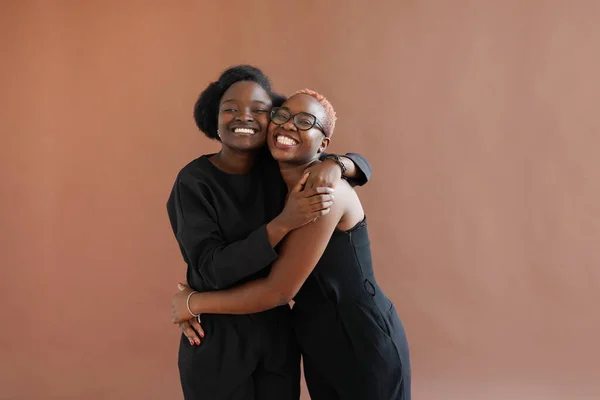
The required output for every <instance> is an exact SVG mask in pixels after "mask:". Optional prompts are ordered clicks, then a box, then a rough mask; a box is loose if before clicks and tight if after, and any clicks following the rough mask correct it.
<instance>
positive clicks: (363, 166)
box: [319, 153, 373, 186]
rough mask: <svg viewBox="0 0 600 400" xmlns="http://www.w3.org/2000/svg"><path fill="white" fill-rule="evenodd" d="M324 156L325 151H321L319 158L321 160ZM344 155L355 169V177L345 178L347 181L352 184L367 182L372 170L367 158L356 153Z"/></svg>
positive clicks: (325, 155)
mask: <svg viewBox="0 0 600 400" xmlns="http://www.w3.org/2000/svg"><path fill="white" fill-rule="evenodd" d="M325 157H327V153H322V154H321V156H320V157H319V159H320V160H321V161H322V160H324V159H325ZM344 157H347V158H349V159H350V160H352V162H353V163H354V165H356V169H357V174H356V178H353V179H347V181H348V183H349V184H350V185H352V186H363V185H365V184H366V183H367V182H369V179H371V175H372V174H373V171H372V170H371V165H370V164H369V162H368V161H367V159H366V158H364V157H363V156H361V155H360V154H358V153H346V154H344Z"/></svg>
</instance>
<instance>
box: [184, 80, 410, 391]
mask: <svg viewBox="0 0 600 400" xmlns="http://www.w3.org/2000/svg"><path fill="white" fill-rule="evenodd" d="M271 113H272V115H271V124H270V125H269V130H268V134H267V144H268V146H269V149H270V151H271V154H272V155H273V158H275V159H276V160H277V162H278V164H279V169H280V171H281V175H282V176H283V179H284V181H285V183H286V186H287V189H288V192H289V193H290V194H292V193H293V190H294V185H295V183H296V182H297V180H298V179H299V178H300V177H301V176H302V173H303V171H304V169H305V168H307V167H308V166H310V165H312V164H313V163H318V160H319V157H320V155H321V154H323V152H324V151H325V149H326V148H327V146H328V145H329V143H330V141H331V135H332V134H333V131H334V127H335V120H336V117H335V111H334V110H333V107H332V106H331V104H330V103H329V102H328V101H327V100H326V99H325V98H324V97H323V96H321V95H319V94H318V93H316V92H313V91H310V90H302V91H299V92H297V93H295V94H294V95H292V96H291V97H290V98H289V99H288V100H287V101H286V102H285V103H284V104H283V105H282V107H277V108H274V109H273V111H272V112H271ZM330 210H331V211H330V212H329V213H328V214H327V215H324V216H322V217H321V218H319V219H318V220H316V221H315V222H314V223H311V224H308V225H305V226H303V227H300V228H298V229H296V230H294V231H292V232H291V233H290V234H289V235H287V236H286V238H285V241H284V242H283V244H282V246H281V250H280V252H279V258H278V259H277V260H275V262H274V263H273V266H272V268H271V271H270V273H269V275H268V276H265V277H261V278H259V279H256V280H253V281H252V282H248V283H245V284H243V285H240V286H237V287H235V288H232V289H229V290H221V291H215V292H210V293H196V292H194V291H193V290H192V289H189V288H186V289H185V290H183V291H182V292H180V293H178V294H177V295H175V296H174V297H173V318H174V322H180V321H182V320H186V319H189V318H192V317H193V316H196V315H199V314H202V316H204V315H206V314H205V313H209V315H210V313H228V314H244V313H255V312H260V311H262V310H268V309H271V308H273V307H276V306H279V305H283V304H287V303H288V302H289V301H291V300H292V299H293V300H294V307H293V310H292V321H293V326H294V330H295V334H296V337H297V340H298V343H299V345H300V348H301V351H302V356H303V364H304V372H305V376H306V383H307V386H308V389H309V391H310V395H311V399H313V400H335V399H343V400H348V399H357V400H359V399H360V400H366V399H369V400H378V399H380V400H391V399H402V400H407V399H410V381H411V377H410V360H409V350H408V343H407V340H406V336H405V332H404V328H403V326H402V323H401V322H400V319H399V318H398V315H397V314H396V310H395V308H394V305H393V304H392V303H391V302H390V300H389V299H388V298H387V297H386V296H385V295H384V294H383V292H382V291H381V289H380V287H379V286H378V284H377V282H376V280H375V276H374V273H373V267H372V261H371V250H370V244H369V237H368V233H367V222H366V219H365V215H364V212H363V208H362V206H361V203H360V200H359V198H358V196H357V194H356V192H355V191H354V189H353V188H352V187H351V186H350V185H349V184H347V183H346V182H341V183H340V185H339V186H338V187H337V189H336V191H335V202H334V203H333V205H332V206H331V208H330Z"/></svg>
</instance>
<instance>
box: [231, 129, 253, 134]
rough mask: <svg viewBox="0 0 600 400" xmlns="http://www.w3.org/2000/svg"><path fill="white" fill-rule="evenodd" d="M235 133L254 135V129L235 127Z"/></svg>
mask: <svg viewBox="0 0 600 400" xmlns="http://www.w3.org/2000/svg"><path fill="white" fill-rule="evenodd" d="M233 132H234V133H245V134H247V135H253V134H254V129H251V128H235V129H234V130H233Z"/></svg>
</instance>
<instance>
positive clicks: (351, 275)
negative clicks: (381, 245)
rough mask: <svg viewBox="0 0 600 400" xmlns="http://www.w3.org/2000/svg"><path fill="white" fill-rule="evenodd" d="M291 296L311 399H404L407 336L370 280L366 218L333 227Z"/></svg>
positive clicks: (407, 372)
mask: <svg viewBox="0 0 600 400" xmlns="http://www.w3.org/2000/svg"><path fill="white" fill-rule="evenodd" d="M294 300H295V304H294V307H293V310H292V320H293V326H294V331H295V334H296V337H297V340H298V343H299V344H300V348H301V350H302V356H303V363H304V374H305V377H306V383H307V386H308V390H309V392H310V395H311V399H312V400H335V399H340V400H351V399H356V400H410V360H409V350H408V342H407V340H406V335H405V332H404V327H403V326H402V323H401V322H400V319H399V318H398V315H397V314H396V310H395V308H394V305H393V304H392V302H391V301H390V300H389V299H388V298H387V297H386V296H385V295H384V294H383V292H382V291H381V289H380V288H379V286H378V285H377V282H376V280H375V276H374V274H373V266H372V261H371V248H370V243H369V235H368V232H367V223H366V219H365V220H363V221H362V222H360V223H358V224H357V225H356V226H355V227H353V228H352V229H350V230H349V231H340V230H335V231H334V233H333V235H332V237H331V240H330V241H329V244H328V246H327V248H326V249H325V252H324V254H323V256H322V257H321V259H320V261H319V263H318V264H317V266H316V267H315V269H314V271H313V272H312V273H311V275H310V276H309V278H308V279H307V280H306V282H305V283H304V285H303V286H302V288H301V289H300V291H299V292H298V294H297V295H296V298H295V299H294Z"/></svg>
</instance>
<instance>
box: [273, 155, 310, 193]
mask: <svg viewBox="0 0 600 400" xmlns="http://www.w3.org/2000/svg"><path fill="white" fill-rule="evenodd" d="M317 161H318V158H314V159H313V160H310V161H308V162H303V163H290V162H285V161H280V162H279V171H280V172H281V177H282V178H283V180H284V182H285V184H286V186H287V188H288V192H290V191H291V190H292V189H293V188H294V186H296V184H297V183H298V181H299V180H300V178H302V175H304V171H305V170H306V168H308V167H310V166H311V165H312V164H314V163H315V162H317Z"/></svg>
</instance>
